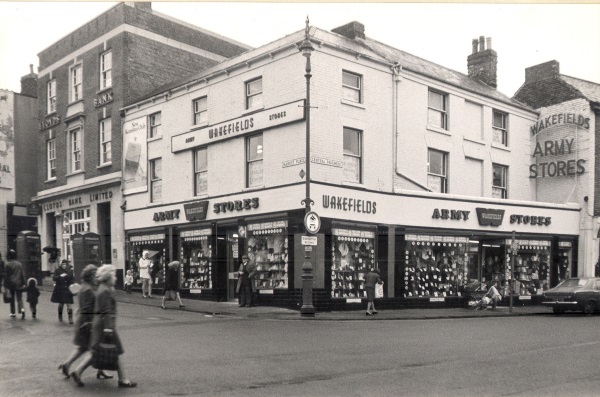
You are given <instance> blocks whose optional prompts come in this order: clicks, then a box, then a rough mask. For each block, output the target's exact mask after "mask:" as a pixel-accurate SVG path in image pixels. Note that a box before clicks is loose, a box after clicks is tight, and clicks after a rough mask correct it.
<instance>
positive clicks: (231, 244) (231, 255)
mask: <svg viewBox="0 0 600 397" xmlns="http://www.w3.org/2000/svg"><path fill="white" fill-rule="evenodd" d="M226 241H227V254H226V258H227V300H228V301H229V302H232V301H235V299H236V297H235V289H236V286H237V278H238V273H237V269H238V266H239V263H240V257H239V252H240V249H239V241H240V239H239V235H238V230H237V227H229V228H227V233H226Z"/></svg>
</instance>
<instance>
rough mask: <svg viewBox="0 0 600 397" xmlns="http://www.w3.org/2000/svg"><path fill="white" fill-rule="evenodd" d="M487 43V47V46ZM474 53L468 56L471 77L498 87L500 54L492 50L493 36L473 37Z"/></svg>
mask: <svg viewBox="0 0 600 397" xmlns="http://www.w3.org/2000/svg"><path fill="white" fill-rule="evenodd" d="M486 43H487V48H486ZM472 44H473V53H472V54H471V55H469V56H468V57H467V68H468V73H469V77H471V78H474V79H477V80H479V81H481V82H482V83H485V84H487V85H489V86H490V87H492V88H497V87H498V83H497V69H498V54H496V51H494V50H492V38H491V37H488V38H487V39H486V38H485V37H484V36H480V37H479V40H477V39H473V42H472Z"/></svg>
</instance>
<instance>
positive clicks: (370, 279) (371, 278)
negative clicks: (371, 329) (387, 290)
mask: <svg viewBox="0 0 600 397" xmlns="http://www.w3.org/2000/svg"><path fill="white" fill-rule="evenodd" d="M376 284H383V281H381V277H380V272H379V269H376V268H374V269H370V270H369V272H368V273H367V275H366V276H365V289H366V290H367V313H366V314H367V316H372V315H373V314H377V310H375V285H376Z"/></svg>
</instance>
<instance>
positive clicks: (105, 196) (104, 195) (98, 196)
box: [90, 191, 113, 202]
mask: <svg viewBox="0 0 600 397" xmlns="http://www.w3.org/2000/svg"><path fill="white" fill-rule="evenodd" d="M112 196H113V192H111V191H108V192H100V193H92V194H90V202H92V201H100V200H110V199H111V198H112Z"/></svg>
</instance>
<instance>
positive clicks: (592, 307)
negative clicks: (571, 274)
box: [542, 277, 600, 314]
mask: <svg viewBox="0 0 600 397" xmlns="http://www.w3.org/2000/svg"><path fill="white" fill-rule="evenodd" d="M544 297H545V298H546V299H545V300H544V301H543V302H542V304H543V305H547V306H552V310H553V311H554V313H556V314H561V313H564V312H565V311H580V312H583V313H585V314H591V313H594V312H596V311H598V310H600V278H598V277H581V278H570V279H567V280H564V281H563V282H561V283H560V284H558V285H557V286H556V287H554V288H551V289H549V290H548V291H546V292H545V293H544Z"/></svg>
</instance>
